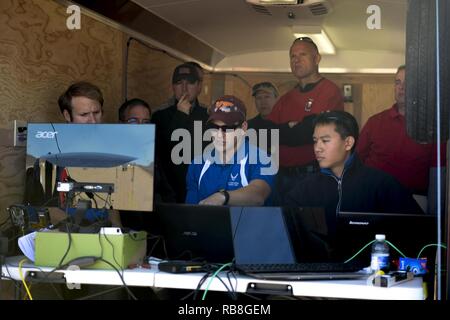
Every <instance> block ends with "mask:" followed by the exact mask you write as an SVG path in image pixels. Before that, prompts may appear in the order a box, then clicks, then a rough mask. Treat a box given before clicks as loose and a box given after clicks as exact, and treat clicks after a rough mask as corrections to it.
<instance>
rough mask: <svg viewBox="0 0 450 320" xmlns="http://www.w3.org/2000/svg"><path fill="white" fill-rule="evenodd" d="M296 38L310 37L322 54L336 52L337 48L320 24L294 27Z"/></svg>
mask: <svg viewBox="0 0 450 320" xmlns="http://www.w3.org/2000/svg"><path fill="white" fill-rule="evenodd" d="M292 31H293V34H294V37H295V38H300V37H309V38H311V39H312V40H313V41H314V43H315V44H316V45H317V47H318V48H319V52H320V53H321V54H336V48H335V47H334V45H333V43H332V42H331V40H330V38H329V37H328V36H327V34H326V33H325V31H324V30H322V28H321V27H320V26H318V27H309V26H308V27H293V28H292Z"/></svg>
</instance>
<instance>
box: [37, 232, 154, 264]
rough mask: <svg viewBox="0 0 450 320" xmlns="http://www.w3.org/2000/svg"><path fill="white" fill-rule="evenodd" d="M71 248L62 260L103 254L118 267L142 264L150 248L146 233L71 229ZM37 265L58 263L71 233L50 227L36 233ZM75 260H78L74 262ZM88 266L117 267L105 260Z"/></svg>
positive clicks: (103, 256)
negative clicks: (99, 232) (50, 228)
mask: <svg viewBox="0 0 450 320" xmlns="http://www.w3.org/2000/svg"><path fill="white" fill-rule="evenodd" d="M70 237H72V243H71V245H70V250H69V252H68V254H67V256H66V258H65V259H64V261H63V262H62V264H66V263H68V262H69V261H71V260H73V259H76V258H80V257H85V256H95V257H100V256H101V257H102V258H103V259H104V260H106V261H108V262H110V263H111V264H112V265H113V266H114V267H116V268H117V269H126V268H127V267H128V266H129V265H130V264H142V262H143V259H144V257H145V254H146V249H147V233H146V232H145V231H139V232H136V233H127V234H123V235H122V234H114V235H109V234H108V235H105V234H103V233H102V234H101V235H99V234H98V233H95V234H94V233H89V234H88V233H71V234H70ZM35 244H36V251H35V261H34V264H35V265H36V266H45V267H56V266H58V265H59V263H60V261H61V258H62V257H63V256H64V254H65V252H66V251H67V248H68V246H69V235H68V233H65V232H59V231H50V232H37V234H36V242H35ZM74 264H75V263H74ZM83 268H86V269H114V268H113V267H112V266H111V265H109V264H108V263H106V262H104V261H100V260H99V261H97V262H96V263H94V264H92V265H90V266H86V267H83Z"/></svg>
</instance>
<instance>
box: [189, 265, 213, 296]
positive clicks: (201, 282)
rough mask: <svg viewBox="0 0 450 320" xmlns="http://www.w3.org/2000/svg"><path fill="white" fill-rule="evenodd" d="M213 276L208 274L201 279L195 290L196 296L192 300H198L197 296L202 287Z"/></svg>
mask: <svg viewBox="0 0 450 320" xmlns="http://www.w3.org/2000/svg"><path fill="white" fill-rule="evenodd" d="M210 275H212V273H211V272H206V273H205V275H204V276H203V277H202V278H201V279H200V281H199V282H198V284H197V288H195V290H194V296H193V297H192V300H194V301H195V300H196V299H197V294H198V292H199V291H200V288H201V287H202V285H203V283H205V281H206V279H208V278H209V276H210Z"/></svg>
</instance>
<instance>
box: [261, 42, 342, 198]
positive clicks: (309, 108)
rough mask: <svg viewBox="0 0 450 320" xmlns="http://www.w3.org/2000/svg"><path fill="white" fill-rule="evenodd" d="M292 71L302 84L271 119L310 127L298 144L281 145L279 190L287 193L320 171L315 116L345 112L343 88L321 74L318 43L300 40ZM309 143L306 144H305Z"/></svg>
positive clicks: (292, 51) (292, 57)
mask: <svg viewBox="0 0 450 320" xmlns="http://www.w3.org/2000/svg"><path fill="white" fill-rule="evenodd" d="M289 56H290V64H291V70H292V73H293V74H294V76H295V77H296V78H297V79H298V82H299V83H298V85H297V86H296V87H295V88H293V89H291V90H290V91H288V92H287V93H286V94H284V95H283V96H281V97H280V98H279V100H278V101H277V103H276V104H275V106H274V108H273V110H272V112H271V113H270V114H269V116H268V117H267V119H268V120H270V121H272V122H274V123H275V124H277V125H280V124H286V123H288V124H289V126H290V127H292V129H293V135H294V136H296V135H295V134H294V132H296V129H300V128H301V127H304V126H308V127H310V130H301V131H299V132H308V133H304V134H307V135H308V136H307V139H305V137H297V139H295V140H297V142H298V143H295V144H292V143H290V144H289V145H283V144H282V143H280V171H279V176H278V179H277V180H278V181H277V186H276V190H277V193H278V194H284V193H285V191H284V190H289V189H290V187H291V186H292V185H293V184H294V183H295V182H296V181H298V180H299V179H301V178H302V177H303V176H304V175H305V174H307V173H308V172H313V171H315V169H316V168H317V164H316V162H315V158H314V151H313V146H312V131H313V128H312V122H311V121H307V119H310V118H311V116H313V115H315V114H318V113H320V112H322V111H326V110H343V109H344V100H343V97H342V94H341V92H340V90H339V88H338V87H337V86H336V84H334V83H333V82H332V81H330V80H328V79H326V78H324V77H322V75H321V74H320V73H319V62H320V60H321V56H320V53H319V51H318V49H317V46H316V44H315V43H314V42H313V41H312V40H311V39H310V38H307V37H302V38H297V39H295V40H294V42H293V43H292V46H291V48H290V50H289ZM305 140H306V141H305Z"/></svg>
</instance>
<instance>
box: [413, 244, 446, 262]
mask: <svg viewBox="0 0 450 320" xmlns="http://www.w3.org/2000/svg"><path fill="white" fill-rule="evenodd" d="M431 246H436V247H439V246H441V247H442V248H445V249H447V247H446V246H445V245H444V244H441V245H439V244H437V243H431V244H427V245H426V246H424V247H423V248H422V249H421V250H420V252H419V254H418V255H417V259H420V255H421V254H422V251H423V250H425V249H426V248H428V247H431Z"/></svg>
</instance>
